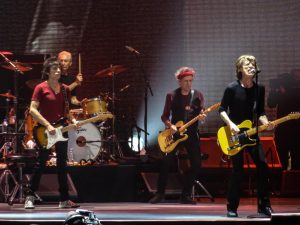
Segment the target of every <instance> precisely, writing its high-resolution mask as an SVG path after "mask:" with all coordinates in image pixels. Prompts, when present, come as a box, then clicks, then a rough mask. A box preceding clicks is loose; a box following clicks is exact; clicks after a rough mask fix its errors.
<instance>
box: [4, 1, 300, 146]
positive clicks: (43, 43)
mask: <svg viewBox="0 0 300 225" xmlns="http://www.w3.org/2000/svg"><path fill="white" fill-rule="evenodd" d="M299 22H300V2H299V1H298V0H278V1H273V0H264V1H260V0H227V1H225V0H189V1H184V0H179V1H173V0H164V1H159V0H151V1H150V0H149V1H138V0H128V1H122V0H99V1H96V0H87V1H81V0H72V1H71V0H65V1H57V0H48V1H46V0H38V1H33V0H32V1H31V0H27V1H24V0H2V1H1V8H0V50H1V51H12V52H13V53H14V55H12V56H9V58H10V59H11V60H18V61H20V62H25V63H29V64H30V65H31V66H32V67H33V69H32V70H31V71H29V72H25V74H24V75H17V76H18V80H19V85H18V90H19V93H20V100H19V102H20V106H21V107H20V108H21V114H22V112H23V111H24V108H25V107H26V106H28V103H29V101H30V96H31V94H32V90H31V89H29V88H28V87H27V86H26V85H25V82H26V81H27V80H31V79H37V78H40V71H41V67H42V62H43V60H44V58H45V57H47V56H48V55H55V54H57V53H58V52H59V51H61V50H68V51H71V52H72V54H73V74H76V72H77V70H78V66H77V65H78V63H77V57H78V53H81V58H82V70H83V71H82V72H83V74H84V83H83V85H82V86H81V87H80V88H79V90H78V95H79V98H93V97H96V96H98V95H99V94H100V93H101V92H109V94H110V95H112V79H111V78H99V77H96V76H95V74H96V73H97V72H98V71H100V70H102V69H105V68H108V67H109V66H110V65H124V66H126V67H127V68H128V70H127V71H126V72H124V73H121V74H118V75H116V76H115V88H116V89H115V90H116V97H117V99H118V100H116V103H115V104H116V107H115V108H116V110H115V112H114V114H116V115H117V117H118V123H119V124H120V123H122V125H120V127H119V129H121V127H126V128H128V127H131V126H132V125H134V124H135V123H137V125H138V126H140V127H142V128H143V127H144V124H143V123H144V84H145V82H144V81H145V79H144V78H145V77H147V78H148V80H149V82H150V84H151V87H152V90H153V93H154V96H151V95H150V94H149V98H148V102H149V105H148V132H149V133H150V136H149V139H148V140H149V144H150V145H154V144H156V141H155V140H156V137H157V134H158V131H159V130H162V129H163V124H162V123H161V121H160V115H161V113H162V108H163V104H164V99H165V95H166V92H167V91H169V90H171V89H174V88H176V87H177V83H176V81H175V79H174V72H175V71H176V70H177V69H178V68H179V67H181V66H183V65H186V66H192V67H194V68H195V69H196V71H197V76H196V79H195V82H194V88H197V89H200V90H202V91H203V92H204V95H205V98H206V106H209V105H212V104H213V103H215V102H217V101H220V98H221V96H222V94H223V90H224V88H225V86H226V85H227V84H228V83H229V82H230V81H232V80H234V79H235V71H234V69H235V68H234V63H235V60H236V58H237V57H238V56H239V55H241V54H253V55H255V56H256V57H257V60H258V63H259V67H260V69H261V70H262V72H261V74H260V75H261V76H260V82H261V83H263V84H264V85H266V87H267V89H266V91H267V95H266V97H267V96H268V93H269V81H270V80H272V79H277V77H278V75H280V74H284V73H289V72H290V71H291V70H293V69H297V68H300V66H299V62H300V52H299V40H300V29H299V24H300V23H299ZM126 45H128V46H132V47H134V48H135V49H137V50H138V51H139V52H140V53H141V54H140V56H139V57H137V56H136V55H135V54H134V53H132V52H129V51H128V50H127V49H126V48H125V47H124V46H126ZM1 61H3V60H2V59H1ZM141 63H142V65H143V66H142V68H141ZM0 77H1V82H0V93H4V92H6V91H7V90H8V89H10V90H12V91H13V89H14V86H13V72H12V71H7V70H5V69H3V68H0ZM128 84H129V85H130V87H129V88H128V89H126V90H125V91H123V92H119V90H120V89H121V88H122V87H124V86H125V85H128ZM295 101H299V99H295ZM0 104H1V105H0V106H1V120H2V119H3V115H4V106H5V99H3V98H1V99H0ZM274 112H275V111H274V110H270V109H268V114H269V116H270V117H271V118H272V116H273V117H274ZM220 125H221V120H220V119H219V117H218V115H217V113H212V114H211V115H210V116H209V117H208V119H207V122H206V123H205V125H204V126H203V127H201V132H203V133H213V134H214V133H216V131H217V128H218V127H219V126H220Z"/></svg>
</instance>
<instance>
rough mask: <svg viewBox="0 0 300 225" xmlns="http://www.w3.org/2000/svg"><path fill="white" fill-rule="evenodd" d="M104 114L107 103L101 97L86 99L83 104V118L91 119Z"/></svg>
mask: <svg viewBox="0 0 300 225" xmlns="http://www.w3.org/2000/svg"><path fill="white" fill-rule="evenodd" d="M105 112H107V102H106V101H104V100H103V99H102V97H101V96H98V97H96V98H91V99H87V100H86V101H84V103H83V115H84V116H87V117H93V116H97V115H99V114H100V113H105Z"/></svg>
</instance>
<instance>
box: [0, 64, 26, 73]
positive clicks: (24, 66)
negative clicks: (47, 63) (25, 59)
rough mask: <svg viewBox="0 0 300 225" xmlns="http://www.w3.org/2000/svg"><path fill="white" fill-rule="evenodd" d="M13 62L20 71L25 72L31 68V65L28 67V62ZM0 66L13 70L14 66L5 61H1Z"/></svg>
mask: <svg viewBox="0 0 300 225" xmlns="http://www.w3.org/2000/svg"><path fill="white" fill-rule="evenodd" d="M13 64H15V66H16V67H17V68H18V69H19V70H20V71H21V72H26V71H29V70H32V67H30V66H29V65H28V64H25V63H20V62H13ZM0 66H1V67H3V68H5V69H8V70H14V68H13V67H12V66H11V65H10V64H8V63H7V62H2V63H1V64H0Z"/></svg>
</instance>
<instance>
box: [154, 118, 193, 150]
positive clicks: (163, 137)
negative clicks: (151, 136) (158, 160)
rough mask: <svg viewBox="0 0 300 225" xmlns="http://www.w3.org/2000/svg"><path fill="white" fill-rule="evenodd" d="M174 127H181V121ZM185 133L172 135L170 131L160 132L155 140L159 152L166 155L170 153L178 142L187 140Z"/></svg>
mask: <svg viewBox="0 0 300 225" xmlns="http://www.w3.org/2000/svg"><path fill="white" fill-rule="evenodd" d="M175 126H176V127H177V129H179V128H180V127H182V126H183V121H178V122H177V123H176V124H175ZM185 131H186V130H184V131H182V132H180V133H179V132H176V133H175V134H172V132H171V129H166V130H164V131H162V132H160V133H159V135H158V138H157V141H158V145H159V147H160V150H161V151H162V152H163V153H166V154H167V153H170V152H172V151H173V150H174V149H175V147H176V146H177V145H178V144H179V143H180V142H182V141H185V140H186V139H188V135H187V134H184V132H185Z"/></svg>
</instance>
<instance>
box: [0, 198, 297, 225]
mask: <svg viewBox="0 0 300 225" xmlns="http://www.w3.org/2000/svg"><path fill="white" fill-rule="evenodd" d="M225 202H226V200H225V199H224V198H216V199H215V202H211V201H210V200H209V199H202V198H201V199H199V200H198V204H197V205H182V204H178V203H176V202H170V203H163V204H155V205H152V204H148V203H133V202H128V203H125V202H122V203H82V204H81V207H80V208H81V209H86V210H91V211H94V212H95V214H96V216H97V218H98V219H99V220H100V221H101V223H102V224H147V223H151V224H153V223H155V224H167V223H169V224H174V223H176V224H281V223H276V220H277V221H279V220H280V219H281V218H283V216H285V217H284V221H285V223H284V224H294V223H297V224H299V222H300V198H272V204H273V209H274V211H275V214H274V215H275V216H274V218H272V219H270V218H249V217H248V216H251V215H255V216H257V214H256V199H255V198H243V199H242V200H241V205H240V208H239V211H238V213H239V217H238V218H233V219H232V218H227V217H226V216H225V214H226V207H225ZM0 211H1V212H0V224H63V222H64V220H65V218H66V217H67V215H68V213H69V212H70V211H72V210H70V209H58V205H57V203H48V204H41V205H37V206H36V209H34V210H25V209H23V205H21V204H14V205H13V206H9V205H7V204H6V203H1V204H0ZM295 216H296V217H295ZM296 221H297V222H296Z"/></svg>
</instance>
